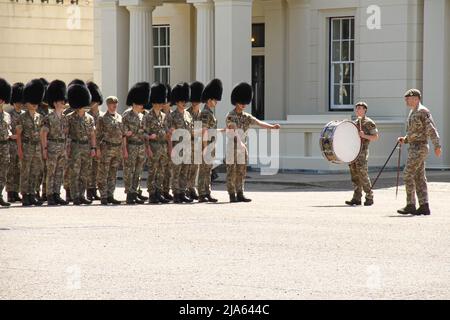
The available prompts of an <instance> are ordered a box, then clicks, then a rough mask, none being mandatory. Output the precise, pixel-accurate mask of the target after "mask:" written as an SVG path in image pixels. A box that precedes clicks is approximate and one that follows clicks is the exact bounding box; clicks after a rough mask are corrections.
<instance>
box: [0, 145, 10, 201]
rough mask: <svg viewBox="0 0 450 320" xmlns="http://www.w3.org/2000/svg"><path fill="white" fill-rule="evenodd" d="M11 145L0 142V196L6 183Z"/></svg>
mask: <svg viewBox="0 0 450 320" xmlns="http://www.w3.org/2000/svg"><path fill="white" fill-rule="evenodd" d="M9 159H10V158H9V145H8V143H5V144H0V196H1V195H2V192H3V188H4V187H5V185H6V177H7V173H8V166H9Z"/></svg>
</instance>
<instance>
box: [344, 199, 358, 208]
mask: <svg viewBox="0 0 450 320" xmlns="http://www.w3.org/2000/svg"><path fill="white" fill-rule="evenodd" d="M345 204H346V205H349V206H360V205H361V200H356V199H352V200H350V201H345Z"/></svg>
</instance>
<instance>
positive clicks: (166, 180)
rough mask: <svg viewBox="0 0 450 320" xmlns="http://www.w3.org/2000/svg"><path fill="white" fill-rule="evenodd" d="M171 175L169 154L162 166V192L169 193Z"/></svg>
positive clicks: (171, 166) (171, 165) (171, 168)
mask: <svg viewBox="0 0 450 320" xmlns="http://www.w3.org/2000/svg"><path fill="white" fill-rule="evenodd" d="M172 175H173V162H172V159H170V157H169V156H167V163H166V165H165V167H164V177H163V188H162V190H163V192H164V193H169V191H170V189H171V188H172Z"/></svg>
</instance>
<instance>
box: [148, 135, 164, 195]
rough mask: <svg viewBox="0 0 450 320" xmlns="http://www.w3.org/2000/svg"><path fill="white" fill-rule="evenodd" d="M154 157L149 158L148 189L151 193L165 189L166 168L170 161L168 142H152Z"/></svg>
mask: <svg viewBox="0 0 450 320" xmlns="http://www.w3.org/2000/svg"><path fill="white" fill-rule="evenodd" d="M150 147H151V149H152V153H153V155H152V157H151V158H149V159H148V178H147V189H148V193H149V194H153V193H155V192H156V191H158V192H162V191H163V182H164V173H165V172H164V169H165V168H166V167H167V163H168V162H169V156H168V154H167V144H166V143H160V142H151V143H150Z"/></svg>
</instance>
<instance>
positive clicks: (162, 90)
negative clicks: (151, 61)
mask: <svg viewBox="0 0 450 320" xmlns="http://www.w3.org/2000/svg"><path fill="white" fill-rule="evenodd" d="M167 90H168V89H167V87H166V86H165V85H164V84H162V83H159V82H154V83H153V84H152V87H151V89H150V91H151V93H150V103H151V104H153V103H166V101H167V99H168V98H167Z"/></svg>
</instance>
